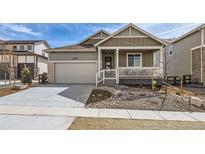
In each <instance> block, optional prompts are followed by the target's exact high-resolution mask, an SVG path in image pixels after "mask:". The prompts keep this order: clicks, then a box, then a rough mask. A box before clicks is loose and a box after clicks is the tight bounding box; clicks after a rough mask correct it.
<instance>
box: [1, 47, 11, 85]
mask: <svg viewBox="0 0 205 154" xmlns="http://www.w3.org/2000/svg"><path fill="white" fill-rule="evenodd" d="M11 55H12V54H11V51H10V50H3V51H1V55H0V56H1V61H0V69H1V70H2V71H3V72H4V73H5V86H6V81H7V76H9V84H11V71H12V68H11Z"/></svg>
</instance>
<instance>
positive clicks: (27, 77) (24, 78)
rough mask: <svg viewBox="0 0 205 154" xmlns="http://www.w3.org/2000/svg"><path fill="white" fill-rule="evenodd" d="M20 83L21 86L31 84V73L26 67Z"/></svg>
mask: <svg viewBox="0 0 205 154" xmlns="http://www.w3.org/2000/svg"><path fill="white" fill-rule="evenodd" d="M21 82H22V83H23V84H30V83H32V79H31V73H30V70H29V68H28V67H26V66H25V67H24V69H23V71H22V79H21Z"/></svg>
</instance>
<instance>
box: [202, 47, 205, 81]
mask: <svg viewBox="0 0 205 154" xmlns="http://www.w3.org/2000/svg"><path fill="white" fill-rule="evenodd" d="M202 66H203V70H202V73H203V75H202V77H203V79H202V82H203V84H204V85H205V48H203V53H202Z"/></svg>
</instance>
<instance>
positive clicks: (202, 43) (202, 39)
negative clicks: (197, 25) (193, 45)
mask: <svg viewBox="0 0 205 154" xmlns="http://www.w3.org/2000/svg"><path fill="white" fill-rule="evenodd" d="M201 45H202V46H203V45H204V28H202V29H201Z"/></svg>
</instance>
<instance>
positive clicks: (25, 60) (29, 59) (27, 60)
mask: <svg viewBox="0 0 205 154" xmlns="http://www.w3.org/2000/svg"><path fill="white" fill-rule="evenodd" d="M34 62H35V56H25V55H22V56H18V63H34Z"/></svg>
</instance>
